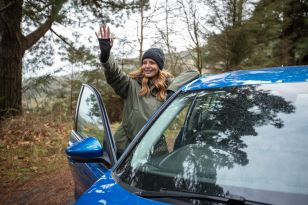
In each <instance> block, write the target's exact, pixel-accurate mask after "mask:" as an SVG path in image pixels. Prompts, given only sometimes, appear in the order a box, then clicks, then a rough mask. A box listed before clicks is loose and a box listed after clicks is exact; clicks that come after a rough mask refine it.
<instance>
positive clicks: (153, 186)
mask: <svg viewBox="0 0 308 205" xmlns="http://www.w3.org/2000/svg"><path fill="white" fill-rule="evenodd" d="M307 107H308V83H307V82H305V83H279V84H264V85H249V86H248V85H247V86H239V87H227V88H221V89H216V90H203V91H195V92H192V93H186V94H182V95H179V96H178V97H177V98H176V99H175V100H174V101H173V102H172V103H171V104H170V105H169V107H167V108H166V110H165V111H164V112H163V113H162V114H161V115H160V116H159V117H158V119H157V120H156V121H155V122H154V124H153V125H152V126H151V127H150V129H149V130H148V131H147V133H146V134H145V135H144V137H143V138H142V139H141V141H140V142H139V144H137V145H136V147H135V149H134V150H133V151H132V152H131V154H130V155H129V156H128V157H127V158H126V160H125V161H123V163H122V164H121V165H120V166H119V167H118V169H117V170H116V173H117V174H118V176H119V178H120V179H121V180H122V181H123V182H124V183H126V184H128V185H130V186H133V187H136V188H138V189H144V190H155V191H159V190H161V189H167V190H174V191H188V190H189V191H190V192H194V193H199V194H205V193H206V194H210V195H216V196H220V195H225V194H234V195H242V196H243V197H245V198H247V199H250V200H255V201H262V202H266V203H271V204H306V203H302V202H305V201H307V200H308V175H307V170H308V161H307V156H308V150H307V146H308V138H307V133H308V123H307V122H308V121H307V116H308V109H307ZM271 196H275V197H271ZM278 196H279V197H278ZM283 199H286V200H283ZM200 204H202V203H200Z"/></svg>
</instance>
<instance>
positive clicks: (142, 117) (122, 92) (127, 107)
mask: <svg viewBox="0 0 308 205" xmlns="http://www.w3.org/2000/svg"><path fill="white" fill-rule="evenodd" d="M102 64H103V67H104V73H105V76H106V79H107V83H108V84H109V85H110V86H111V87H112V88H113V89H114V91H115V92H116V93H117V94H118V95H119V96H120V97H121V98H123V100H124V108H123V117H122V123H121V125H120V127H119V128H118V130H117V131H116V132H115V134H114V139H115V142H116V146H117V152H118V153H122V152H123V151H124V149H125V148H126V147H127V145H128V144H129V143H130V142H131V141H132V140H133V138H134V137H135V135H136V134H137V133H138V132H139V131H140V129H141V128H142V127H143V126H144V124H145V123H146V121H147V120H148V118H149V117H150V116H151V115H152V114H153V113H154V111H155V110H157V108H158V107H159V106H160V105H161V104H162V103H163V102H161V101H159V100H158V99H157V98H156V93H157V90H156V88H155V86H154V85H149V87H150V90H151V95H146V96H140V95H139V92H140V89H141V82H140V81H139V80H137V79H133V78H131V77H129V76H128V75H127V74H126V73H124V72H123V71H122V70H121V69H120V68H119V67H118V65H117V62H116V61H115V60H114V58H113V56H112V55H110V57H109V59H108V61H107V62H106V63H102ZM198 76H199V72H198V71H196V70H188V71H186V72H183V73H182V74H181V75H179V76H178V77H177V78H174V79H168V80H167V86H168V87H167V90H171V91H173V92H175V91H176V90H177V89H178V88H180V87H181V86H182V85H184V84H186V83H187V82H189V81H191V80H193V79H195V78H197V77H198Z"/></svg>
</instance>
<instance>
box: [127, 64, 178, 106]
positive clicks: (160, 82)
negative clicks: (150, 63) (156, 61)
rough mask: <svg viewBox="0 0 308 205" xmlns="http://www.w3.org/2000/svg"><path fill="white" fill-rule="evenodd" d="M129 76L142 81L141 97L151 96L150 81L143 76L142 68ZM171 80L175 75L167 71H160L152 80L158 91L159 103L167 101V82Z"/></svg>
mask: <svg viewBox="0 0 308 205" xmlns="http://www.w3.org/2000/svg"><path fill="white" fill-rule="evenodd" d="M128 75H129V76H130V77H131V78H133V79H136V80H138V79H141V89H140V92H139V95H140V96H145V95H149V94H150V92H151V90H150V87H149V84H148V83H149V80H150V79H149V78H147V77H145V76H144V75H143V73H142V68H140V69H139V70H135V71H132V72H130V73H129V74H128ZM169 78H173V75H172V74H171V73H170V72H168V71H165V70H158V73H157V75H156V77H154V78H152V82H153V84H154V86H155V88H156V89H157V91H158V92H157V95H156V98H157V99H158V100H159V101H164V100H166V96H167V86H168V85H167V80H168V79H169Z"/></svg>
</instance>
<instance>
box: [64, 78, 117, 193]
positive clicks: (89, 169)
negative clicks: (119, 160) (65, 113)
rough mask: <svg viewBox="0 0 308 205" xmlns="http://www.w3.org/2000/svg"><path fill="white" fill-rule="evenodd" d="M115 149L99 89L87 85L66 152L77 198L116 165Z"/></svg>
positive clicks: (78, 104) (82, 94) (82, 88)
mask: <svg viewBox="0 0 308 205" xmlns="http://www.w3.org/2000/svg"><path fill="white" fill-rule="evenodd" d="M115 149H116V147H115V143H114V140H113V137H112V133H111V129H110V123H109V120H108V116H107V112H106V109H105V106H104V103H103V100H102V97H101V95H100V93H99V92H98V90H97V89H95V88H94V87H92V86H90V85H86V84H84V85H82V87H81V91H80V94H79V98H78V103H77V106H76V113H75V120H74V127H73V130H72V131H71V134H70V140H69V146H68V147H67V149H66V153H67V155H68V160H69V164H70V167H71V171H72V175H73V178H74V182H75V197H76V198H78V197H79V196H80V195H81V194H82V193H83V192H84V191H85V190H86V189H88V188H89V187H90V186H91V185H92V184H93V183H94V182H95V181H96V180H97V179H99V178H100V177H101V176H102V175H103V174H104V173H105V172H106V171H108V169H109V168H111V167H112V166H113V165H114V164H115V162H116V155H115V153H116V150H115Z"/></svg>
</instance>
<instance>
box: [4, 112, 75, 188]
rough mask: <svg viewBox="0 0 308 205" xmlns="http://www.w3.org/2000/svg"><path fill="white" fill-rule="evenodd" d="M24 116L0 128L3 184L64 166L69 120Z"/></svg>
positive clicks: (8, 120)
mask: <svg viewBox="0 0 308 205" xmlns="http://www.w3.org/2000/svg"><path fill="white" fill-rule="evenodd" d="M59 119H60V118H57V117H56V116H44V117H42V116H38V115H35V114H25V115H23V116H19V117H13V118H9V119H6V120H5V121H4V122H2V125H0V163H1V165H0V177H1V183H3V185H5V184H7V183H12V182H14V183H23V182H25V181H27V180H29V179H31V177H33V176H36V175H39V174H46V173H50V172H52V171H54V170H56V169H61V168H63V164H64V163H65V164H67V161H66V156H65V153H64V150H65V148H66V146H67V142H68V135H69V132H70V130H71V120H63V118H61V120H59Z"/></svg>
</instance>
